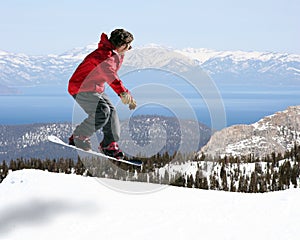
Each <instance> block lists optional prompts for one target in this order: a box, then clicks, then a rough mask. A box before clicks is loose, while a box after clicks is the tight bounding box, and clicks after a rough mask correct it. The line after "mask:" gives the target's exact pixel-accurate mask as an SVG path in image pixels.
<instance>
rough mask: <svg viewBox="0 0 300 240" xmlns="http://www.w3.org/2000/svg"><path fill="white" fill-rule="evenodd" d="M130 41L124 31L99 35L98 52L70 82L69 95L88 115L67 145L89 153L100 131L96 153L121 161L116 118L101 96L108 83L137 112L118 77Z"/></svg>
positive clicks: (106, 101) (131, 38)
mask: <svg viewBox="0 0 300 240" xmlns="http://www.w3.org/2000/svg"><path fill="white" fill-rule="evenodd" d="M133 39H134V38H133V35H132V34H131V33H130V32H128V31H126V30H124V29H115V30H114V31H112V32H111V34H110V38H108V36H107V35H106V34H105V33H102V35H101V39H100V42H99V44H98V48H97V49H96V50H95V51H93V52H91V53H90V54H88V55H87V56H86V57H85V59H84V60H83V61H82V62H81V63H80V64H79V66H78V67H77V69H76V71H75V72H74V73H73V75H72V77H71V78H70V80H69V85H68V91H69V93H70V94H71V95H72V96H73V98H74V99H75V100H76V102H77V103H78V104H79V105H80V107H81V108H82V109H83V110H84V111H85V112H86V113H87V115H88V117H87V118H86V119H85V120H84V121H83V122H82V123H81V124H79V125H78V126H77V127H76V128H75V130H74V132H73V134H72V136H71V137H70V138H69V144H70V145H73V146H76V147H78V148H81V149H84V150H90V149H91V143H90V137H91V136H92V135H93V133H95V132H96V131H97V130H99V129H102V131H103V134H104V138H103V141H102V142H101V143H100V145H99V150H100V151H102V152H103V153H104V154H106V155H108V156H111V157H115V158H123V157H124V154H123V152H122V151H121V150H120V148H119V146H118V143H117V142H118V140H119V138H120V123H119V118H118V115H117V112H116V109H115V107H114V106H113V105H112V103H111V102H110V100H109V98H108V96H107V95H106V94H105V93H104V89H105V86H104V84H105V83H107V84H108V85H109V86H110V87H111V88H112V89H113V90H114V91H115V92H116V93H117V94H118V95H119V96H120V98H121V101H122V103H123V104H128V105H129V109H130V110H133V109H135V108H136V101H135V100H134V98H133V97H132V96H131V94H130V92H129V91H128V89H126V88H125V87H124V85H123V83H122V81H121V80H120V79H119V77H118V75H117V71H118V70H119V69H120V67H121V64H122V61H123V58H124V54H125V53H126V52H127V51H128V50H130V49H131V43H132V41H133Z"/></svg>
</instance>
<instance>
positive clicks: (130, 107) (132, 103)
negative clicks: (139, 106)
mask: <svg viewBox="0 0 300 240" xmlns="http://www.w3.org/2000/svg"><path fill="white" fill-rule="evenodd" d="M135 108H136V101H135V100H134V99H132V102H131V103H129V109H130V110H134V109H135Z"/></svg>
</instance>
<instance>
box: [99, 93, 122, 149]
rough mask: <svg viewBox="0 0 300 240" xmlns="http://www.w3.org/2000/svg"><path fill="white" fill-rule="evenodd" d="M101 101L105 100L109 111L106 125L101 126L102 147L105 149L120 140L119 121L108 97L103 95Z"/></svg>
mask: <svg viewBox="0 0 300 240" xmlns="http://www.w3.org/2000/svg"><path fill="white" fill-rule="evenodd" d="M102 97H103V99H104V100H105V102H106V104H107V106H108V107H109V109H110V116H109V118H108V121H107V123H106V124H105V125H104V126H103V129H102V131H103V134H104V138H103V141H102V143H101V144H102V146H104V147H106V146H108V145H109V144H110V143H112V142H117V141H119V139H120V121H119V117H118V113H117V111H116V109H115V107H114V106H113V105H112V103H111V102H110V100H109V98H108V96H107V95H106V94H103V96H102Z"/></svg>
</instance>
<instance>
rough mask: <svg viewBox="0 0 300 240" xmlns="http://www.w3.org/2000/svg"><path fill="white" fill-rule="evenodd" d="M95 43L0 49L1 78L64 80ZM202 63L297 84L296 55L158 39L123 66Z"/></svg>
mask: <svg viewBox="0 0 300 240" xmlns="http://www.w3.org/2000/svg"><path fill="white" fill-rule="evenodd" d="M96 47H97V44H90V45H88V46H86V47H84V48H75V49H72V50H70V51H67V52H65V53H63V54H61V55H47V56H28V55H25V54H15V53H8V52H5V51H0V70H1V71H0V80H1V83H2V84H4V85H6V86H23V85H36V84H57V83H62V84H66V83H67V81H68V79H69V77H70V75H71V74H72V72H73V71H74V69H75V68H76V66H77V65H78V64H79V62H80V61H81V60H82V59H83V58H84V57H85V56H86V55H87V54H88V53H90V52H91V51H93V50H94V49H96ZM195 65H198V66H201V68H203V69H204V70H205V71H207V72H208V73H209V74H210V75H211V77H213V79H214V80H216V81H217V82H222V83H224V84H228V83H231V81H233V80H238V81H240V82H243V83H253V82H256V83H257V82H261V80H263V81H264V82H266V83H272V84H299V82H300V80H299V79H300V55H296V54H283V53H270V52H243V51H214V50H209V49H201V48H200V49H192V48H187V49H182V50H176V49H172V48H168V47H162V46H159V45H154V44H151V45H147V46H143V47H136V48H134V49H132V50H131V51H129V52H128V53H127V55H126V58H125V61H124V64H123V67H122V69H121V70H122V71H127V70H131V69H133V68H135V69H136V68H144V67H155V68H161V67H164V68H167V69H170V70H175V71H176V72H182V71H187V70H188V69H189V68H190V67H194V66H195Z"/></svg>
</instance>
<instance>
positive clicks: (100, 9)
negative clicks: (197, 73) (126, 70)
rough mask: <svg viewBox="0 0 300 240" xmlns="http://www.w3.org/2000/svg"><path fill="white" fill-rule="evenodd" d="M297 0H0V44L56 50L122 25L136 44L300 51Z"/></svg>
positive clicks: (36, 52)
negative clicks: (132, 36) (132, 35)
mask: <svg viewBox="0 0 300 240" xmlns="http://www.w3.org/2000/svg"><path fill="white" fill-rule="evenodd" d="M299 12H300V3H299V0H288V1H283V0H244V1H241V0H209V1H208V0H205V1H203V0H185V1H183V0H180V1H177V0H172V1H171V0H151V1H138V0H127V1H124V0H114V1H102V0H101V1H100V0H47V1H43V0H26V1H24V0H1V1H0V13H1V14H0V34H1V35H0V50H3V51H8V52H14V53H25V54H30V55H44V54H61V53H63V52H65V51H68V50H70V49H73V48H75V47H85V46H86V45H88V44H91V43H96V42H98V40H99V36H100V34H101V33H102V32H106V33H108V34H109V33H110V32H111V31H112V30H114V29H115V28H124V29H126V30H128V31H130V32H132V33H133V34H134V37H135V41H134V43H133V46H142V45H147V44H150V43H155V44H159V45H163V46H168V47H172V48H179V49H181V48H188V47H192V48H209V49H215V50H242V51H270V52H283V53H285V52H286V53H295V54H300V44H299V42H300V26H299V23H300V14H299Z"/></svg>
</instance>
